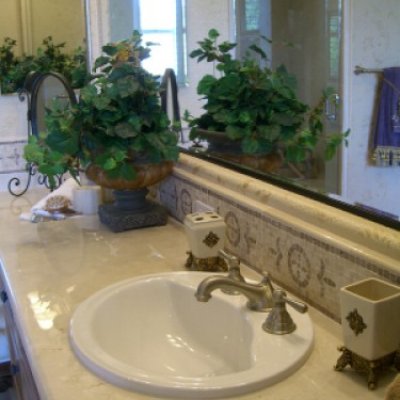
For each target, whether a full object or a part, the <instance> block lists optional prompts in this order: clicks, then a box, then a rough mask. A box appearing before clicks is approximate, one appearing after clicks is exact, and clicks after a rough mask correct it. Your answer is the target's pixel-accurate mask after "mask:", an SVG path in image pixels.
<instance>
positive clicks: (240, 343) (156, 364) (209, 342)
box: [70, 272, 314, 399]
mask: <svg viewBox="0 0 400 400" xmlns="http://www.w3.org/2000/svg"><path fill="white" fill-rule="evenodd" d="M207 276H208V275H206V274H204V273H201V272H176V273H165V274H157V275H146V276H141V277H138V278H134V279H129V280H126V281H122V282H119V283H117V284H114V285H112V286H109V287H107V288H105V289H103V290H100V291H99V292H97V293H95V294H94V295H93V296H91V297H90V298H88V299H87V300H86V301H84V302H83V303H82V304H80V305H79V306H78V308H77V309H76V311H75V313H74V315H73V318H72V319H71V324H70V339H71V345H72V348H73V350H74V352H75V354H76V355H77V357H78V358H79V360H80V361H81V362H82V363H83V364H84V365H85V366H86V367H87V368H88V369H89V370H90V371H92V372H93V373H95V374H96V375H98V376H99V377H101V378H103V379H104V380H106V381H108V382H110V383H112V384H115V385H117V386H120V387H123V388H126V389H129V390H134V391H139V392H143V393H146V394H150V395H155V396H166V397H173V398H185V399H188V398H213V397H214V398H215V397H225V396H235V395H239V394H243V393H246V392H250V391H253V390H256V389H259V388H262V387H264V386H267V385H270V384H272V383H275V382H277V381H280V380H282V379H284V378H285V377H287V376H288V375H290V374H292V373H293V372H294V371H295V370H296V369H298V368H299V367H300V366H301V365H302V364H303V363H304V362H305V360H306V359H307V357H308V356H309V354H310V353H311V350H312V344H313V337H314V333H313V327H312V324H311V321H310V318H309V316H308V315H307V314H299V313H297V312H296V311H294V310H289V311H290V314H291V316H292V317H293V319H294V321H295V323H296V325H297V329H296V330H295V331H294V332H293V333H291V334H289V335H282V336H279V335H271V334H268V333H266V332H264V331H263V329H262V327H261V326H262V323H263V322H264V320H265V318H266V315H267V314H266V313H257V312H254V311H250V310H247V309H246V307H245V303H246V299H245V298H244V296H230V295H226V294H223V293H221V292H220V291H219V290H218V291H215V292H213V297H212V299H211V300H210V301H209V302H207V303H200V302H198V301H197V300H196V298H195V297H194V293H195V290H196V288H197V286H198V284H199V283H200V282H201V281H202V280H203V279H204V278H205V277H207Z"/></svg>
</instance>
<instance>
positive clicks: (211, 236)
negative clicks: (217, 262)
mask: <svg viewBox="0 0 400 400" xmlns="http://www.w3.org/2000/svg"><path fill="white" fill-rule="evenodd" d="M183 223H184V226H185V231H186V235H187V238H188V241H189V246H190V250H191V252H192V254H193V256H195V257H197V258H200V259H207V258H211V257H218V252H219V250H220V249H222V248H223V247H224V241H225V221H224V219H223V218H222V217H221V216H220V215H218V214H217V213H216V212H214V211H206V212H197V213H193V214H188V215H186V217H185V220H184V222H183Z"/></svg>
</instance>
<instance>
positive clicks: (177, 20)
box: [109, 0, 186, 84]
mask: <svg viewBox="0 0 400 400" xmlns="http://www.w3.org/2000/svg"><path fill="white" fill-rule="evenodd" d="M109 5H110V7H109V19H110V40H111V41H118V40H123V39H125V38H127V37H129V36H130V35H131V33H132V31H133V30H138V31H140V32H141V33H142V35H143V41H144V42H151V43H154V45H153V46H152V47H151V57H149V58H148V59H146V60H144V62H143V66H144V68H146V69H147V70H148V71H149V72H151V73H152V74H155V75H160V76H161V75H162V74H163V73H164V71H165V70H166V69H167V68H172V69H173V70H174V71H175V73H176V76H177V80H178V82H179V83H181V84H182V83H184V82H185V79H186V72H185V51H184V49H185V46H184V43H185V23H184V11H183V10H184V0H112V1H111V2H110V4H109ZM154 10H157V12H154ZM121 21H123V23H121Z"/></svg>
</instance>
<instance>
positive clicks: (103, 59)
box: [94, 56, 110, 70]
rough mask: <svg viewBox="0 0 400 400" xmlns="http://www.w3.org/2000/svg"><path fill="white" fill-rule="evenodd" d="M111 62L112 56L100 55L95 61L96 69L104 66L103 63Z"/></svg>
mask: <svg viewBox="0 0 400 400" xmlns="http://www.w3.org/2000/svg"><path fill="white" fill-rule="evenodd" d="M109 62H110V57H107V56H100V57H98V58H97V59H96V61H95V63H94V69H95V70H96V69H97V68H100V67H102V66H103V65H106V64H108V63H109Z"/></svg>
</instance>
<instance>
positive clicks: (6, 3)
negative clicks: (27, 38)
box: [0, 0, 22, 54]
mask: <svg viewBox="0 0 400 400" xmlns="http://www.w3.org/2000/svg"><path fill="white" fill-rule="evenodd" d="M0 7H1V12H0V42H1V43H3V41H4V38H6V37H11V38H12V39H15V40H16V41H17V42H18V44H19V46H18V53H19V54H20V53H21V52H22V47H21V43H22V30H21V28H22V27H21V24H20V20H21V8H20V2H19V1H17V0H0Z"/></svg>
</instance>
